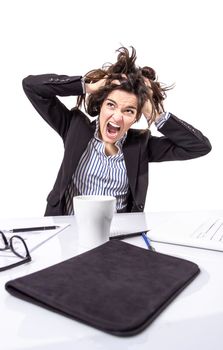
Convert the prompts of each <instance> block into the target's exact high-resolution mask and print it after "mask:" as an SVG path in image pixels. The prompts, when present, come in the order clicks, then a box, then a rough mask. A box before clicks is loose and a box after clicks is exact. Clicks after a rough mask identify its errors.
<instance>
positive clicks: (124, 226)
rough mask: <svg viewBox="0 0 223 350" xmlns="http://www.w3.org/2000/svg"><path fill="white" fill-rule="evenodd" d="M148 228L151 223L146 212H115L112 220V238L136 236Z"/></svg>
mask: <svg viewBox="0 0 223 350" xmlns="http://www.w3.org/2000/svg"><path fill="white" fill-rule="evenodd" d="M148 230H149V225H148V223H147V219H146V214H145V213H144V212H140V213H115V214H114V216H113V219H112V222H111V229H110V239H113V238H127V237H134V236H138V235H141V234H142V232H145V231H148Z"/></svg>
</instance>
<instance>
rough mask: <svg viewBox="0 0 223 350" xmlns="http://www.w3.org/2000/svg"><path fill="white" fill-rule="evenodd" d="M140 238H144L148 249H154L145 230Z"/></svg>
mask: <svg viewBox="0 0 223 350" xmlns="http://www.w3.org/2000/svg"><path fill="white" fill-rule="evenodd" d="M142 238H143V239H144V241H145V243H146V245H147V247H148V249H149V250H153V251H155V249H154V248H153V247H152V246H151V243H150V239H149V238H148V236H147V235H146V233H145V232H143V233H142Z"/></svg>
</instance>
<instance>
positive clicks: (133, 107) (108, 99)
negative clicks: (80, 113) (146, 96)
mask: <svg viewBox="0 0 223 350" xmlns="http://www.w3.org/2000/svg"><path fill="white" fill-rule="evenodd" d="M106 101H111V102H113V103H114V104H115V105H117V102H115V101H114V100H112V99H111V98H107V99H106ZM125 108H132V109H135V110H136V111H137V108H136V107H135V106H126V107H125Z"/></svg>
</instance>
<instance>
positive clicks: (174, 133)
mask: <svg viewBox="0 0 223 350" xmlns="http://www.w3.org/2000/svg"><path fill="white" fill-rule="evenodd" d="M159 131H160V132H161V133H162V134H163V136H161V137H156V136H151V137H150V139H149V142H148V153H149V161H150V162H162V161H170V160H186V159H192V158H198V157H201V156H203V155H205V154H207V153H209V152H210V151H211V144H210V142H209V140H208V138H207V137H206V136H204V135H203V134H202V133H201V132H200V131H199V130H197V129H195V128H194V127H193V126H192V125H190V124H188V123H186V122H185V121H183V120H181V119H179V118H177V117H176V116H175V115H173V114H171V116H170V118H169V119H168V120H167V121H166V122H165V123H164V125H163V126H162V127H161V128H160V129H159Z"/></svg>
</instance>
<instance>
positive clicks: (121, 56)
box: [77, 46, 172, 124]
mask: <svg viewBox="0 0 223 350" xmlns="http://www.w3.org/2000/svg"><path fill="white" fill-rule="evenodd" d="M117 52H118V56H117V61H116V62H115V63H114V64H112V63H106V64H104V65H103V66H102V68H99V69H93V70H91V71H89V72H88V73H86V74H85V76H84V78H85V82H86V83H88V84H89V83H95V82H97V81H99V80H100V79H103V78H106V85H105V86H104V87H102V88H100V89H99V90H98V91H97V92H96V93H94V94H89V96H88V98H87V99H85V96H80V97H78V100H77V107H78V108H80V107H81V105H82V103H83V104H84V107H85V110H86V111H87V113H88V114H89V115H90V116H96V115H97V114H98V113H99V112H100V107H101V105H102V103H103V101H104V99H105V98H106V97H107V96H108V94H109V93H110V92H111V91H113V90H114V89H120V90H125V91H128V92H132V93H134V94H135V95H136V96H137V98H138V114H137V119H139V118H140V116H141V110H142V108H143V105H144V103H145V102H146V100H147V99H149V100H150V102H151V105H152V113H151V119H150V121H149V124H151V123H152V122H153V121H154V120H155V117H156V113H157V112H158V113H162V112H163V111H164V107H163V100H164V99H165V98H166V91H167V90H170V89H171V88H172V86H170V87H168V86H165V85H164V84H161V83H160V82H159V81H158V78H157V75H156V72H155V70H154V69H153V68H151V67H148V66H145V67H142V68H141V67H139V66H137V65H136V58H137V57H136V50H135V49H134V47H132V46H131V54H130V52H129V50H128V49H127V48H126V47H120V48H119V49H118V50H117ZM144 78H147V79H148V80H149V83H150V87H148V86H146V84H145V80H144ZM116 79H118V80H119V81H120V85H117V84H116V85H115V84H112V81H113V80H116Z"/></svg>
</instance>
